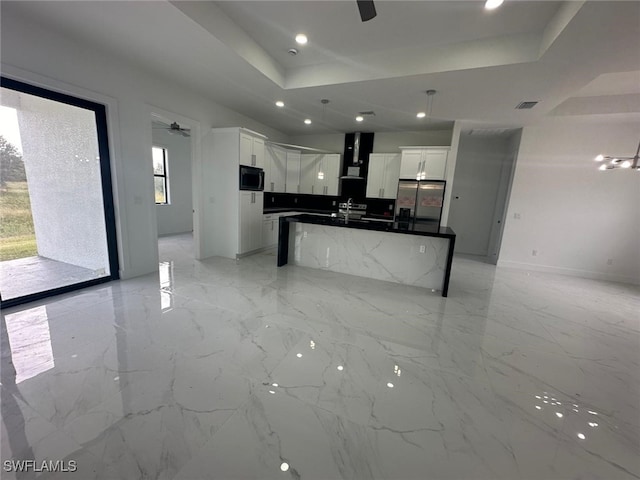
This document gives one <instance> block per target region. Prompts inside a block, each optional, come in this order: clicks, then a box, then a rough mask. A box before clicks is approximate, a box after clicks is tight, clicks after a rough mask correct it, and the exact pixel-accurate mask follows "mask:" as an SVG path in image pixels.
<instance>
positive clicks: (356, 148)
mask: <svg viewBox="0 0 640 480" xmlns="http://www.w3.org/2000/svg"><path fill="white" fill-rule="evenodd" d="M346 148H347V149H348V148H349V147H346ZM345 157H346V151H345ZM359 157H360V132H356V133H355V134H354V139H353V160H352V161H351V165H348V166H347V174H346V175H343V176H341V177H340V179H341V180H364V177H363V176H362V175H360V169H361V168H360V166H361V165H362V162H361V161H360V160H359Z"/></svg>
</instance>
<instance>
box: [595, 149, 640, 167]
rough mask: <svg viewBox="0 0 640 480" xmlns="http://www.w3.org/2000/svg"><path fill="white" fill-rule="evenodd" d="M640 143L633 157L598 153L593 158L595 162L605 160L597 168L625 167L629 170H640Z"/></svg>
mask: <svg viewBox="0 0 640 480" xmlns="http://www.w3.org/2000/svg"><path fill="white" fill-rule="evenodd" d="M639 159H640V143H639V144H638V149H637V150H636V154H635V155H634V156H633V157H613V156H611V155H602V154H601V155H598V156H597V157H596V158H594V160H595V161H596V162H605V161H606V162H607V163H603V164H602V165H600V167H599V168H598V170H603V171H604V170H613V169H614V168H627V169H629V170H638V171H640V162H638V160H639Z"/></svg>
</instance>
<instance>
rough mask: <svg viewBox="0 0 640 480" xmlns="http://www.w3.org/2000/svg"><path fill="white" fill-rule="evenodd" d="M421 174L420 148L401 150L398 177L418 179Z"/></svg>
mask: <svg viewBox="0 0 640 480" xmlns="http://www.w3.org/2000/svg"><path fill="white" fill-rule="evenodd" d="M421 176H422V150H402V161H401V162H400V178H403V179H412V180H420V177H421Z"/></svg>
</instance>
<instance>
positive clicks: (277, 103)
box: [276, 100, 284, 108]
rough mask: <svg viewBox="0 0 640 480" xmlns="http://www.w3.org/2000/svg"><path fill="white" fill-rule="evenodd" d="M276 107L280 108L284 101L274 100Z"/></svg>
mask: <svg viewBox="0 0 640 480" xmlns="http://www.w3.org/2000/svg"><path fill="white" fill-rule="evenodd" d="M276 107H280V108H282V107H284V102H283V101H282V100H278V101H277V102H276Z"/></svg>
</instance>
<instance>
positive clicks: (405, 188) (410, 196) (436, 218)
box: [395, 180, 446, 228]
mask: <svg viewBox="0 0 640 480" xmlns="http://www.w3.org/2000/svg"><path fill="white" fill-rule="evenodd" d="M445 186H446V182H445V181H444V180H400V182H399V183H398V195H397V198H396V212H395V213H396V215H395V220H396V221H398V222H408V223H420V224H425V225H433V226H434V227H435V228H439V227H440V219H441V218H442V205H443V202H444V189H445Z"/></svg>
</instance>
